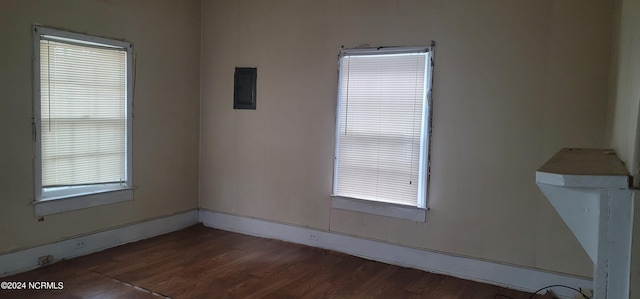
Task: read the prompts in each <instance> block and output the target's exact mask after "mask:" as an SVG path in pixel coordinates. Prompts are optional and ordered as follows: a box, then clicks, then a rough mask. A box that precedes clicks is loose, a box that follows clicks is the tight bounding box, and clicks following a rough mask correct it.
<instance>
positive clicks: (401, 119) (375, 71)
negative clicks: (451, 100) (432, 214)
mask: <svg viewBox="0 0 640 299" xmlns="http://www.w3.org/2000/svg"><path fill="white" fill-rule="evenodd" d="M427 57H428V53H427V52H425V51H422V52H420V53H415V52H414V53H402V54H373V55H372V54H368V55H357V54H354V55H349V54H343V55H342V56H341V63H340V65H341V70H340V90H339V107H338V125H337V130H336V131H337V132H336V136H337V137H336V142H337V147H336V162H335V174H334V175H335V178H334V179H335V181H334V195H336V196H343V197H350V198H357V199H365V200H373V201H382V202H389V203H396V204H402V205H410V206H421V205H423V202H424V201H421V200H419V196H423V195H424V193H423V192H424V190H421V188H424V187H425V186H424V185H425V179H424V175H425V174H424V170H423V169H424V168H425V167H424V163H425V161H424V159H426V155H425V154H424V151H425V144H424V142H425V140H424V134H423V133H424V128H425V121H426V120H425V118H426V116H427V115H428V113H427V111H426V109H427V108H428V107H427V101H426V92H427V86H426V85H427V83H428V80H427V75H428V73H427V67H428V63H427ZM421 202H422V203H421Z"/></svg>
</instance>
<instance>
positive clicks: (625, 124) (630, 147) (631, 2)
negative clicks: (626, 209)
mask: <svg viewBox="0 0 640 299" xmlns="http://www.w3.org/2000/svg"><path fill="white" fill-rule="evenodd" d="M619 5H620V8H619V11H617V13H618V14H619V16H618V17H619V27H618V28H617V36H616V39H617V47H616V49H615V53H614V55H615V56H616V60H615V62H616V63H615V71H614V74H613V76H614V77H615V79H616V81H615V82H616V84H615V85H613V90H612V91H613V94H614V98H613V118H612V119H613V121H612V133H611V147H613V148H614V149H615V150H616V152H617V153H618V156H620V159H622V160H623V161H624V162H625V163H626V165H627V168H628V169H629V171H630V172H631V174H632V175H633V176H634V178H635V179H634V185H636V186H638V185H639V182H640V176H639V174H640V173H639V171H640V151H639V150H638V139H639V138H638V136H639V135H638V134H639V131H638V125H639V123H638V111H639V109H640V29H639V28H640V1H639V0H621V1H620V3H619Z"/></svg>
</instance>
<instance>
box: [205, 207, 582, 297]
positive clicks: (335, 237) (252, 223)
mask: <svg viewBox="0 0 640 299" xmlns="http://www.w3.org/2000/svg"><path fill="white" fill-rule="evenodd" d="M199 218H200V222H202V223H203V224H204V225H205V226H209V227H213V228H217V229H222V230H227V231H232V232H237V233H242V234H247V235H252V236H259V237H266V238H271V239H278V240H283V241H288V242H292V243H298V244H304V245H308V246H313V247H319V248H324V249H330V250H334V251H339V252H343V253H347V254H350V255H355V256H359V257H362V258H365V259H369V260H374V261H379V262H383V263H388V264H393V265H398V266H403V267H409V268H415V269H420V270H424V271H428V272H433V273H439V274H445V275H450V276H455V277H459V278H463V279H467V280H472V281H478V282H483V283H489V284H493V285H499V286H503V287H508V288H512V289H516V290H521V291H527V292H534V291H536V290H538V289H540V288H542V287H545V286H549V285H554V284H560V285H566V286H570V287H574V288H584V289H592V288H593V285H592V281H591V280H590V279H585V278H581V277H575V276H569V275H563V274H559V273H553V272H548V271H543V270H536V269H531V268H524V267H518V266H513V265H505V264H500V263H495V262H489V261H483V260H477V259H473V258H468V257H461V256H454V255H448V254H443V253H438V252H433V251H428V250H422V249H417V248H410V247H404V246H399V245H393V244H389V243H384V242H378V241H373V240H367V239H361V238H357V237H353V236H348V235H344V234H340V233H335V232H327V231H321V230H315V229H310V228H304V227H298V226H293V225H287V224H281V223H275V222H270V221H265V220H259V219H254V218H247V217H241V216H234V215H229V214H223V213H218V212H212V211H209V210H204V209H200V216H199ZM551 290H553V292H554V293H555V294H556V295H558V296H560V297H562V298H574V295H575V292H573V291H571V290H568V289H564V288H553V289H551Z"/></svg>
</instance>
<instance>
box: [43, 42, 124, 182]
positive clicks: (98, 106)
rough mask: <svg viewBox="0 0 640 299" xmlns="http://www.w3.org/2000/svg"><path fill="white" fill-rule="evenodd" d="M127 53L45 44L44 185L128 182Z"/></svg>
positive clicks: (69, 45) (116, 50) (75, 45)
mask: <svg viewBox="0 0 640 299" xmlns="http://www.w3.org/2000/svg"><path fill="white" fill-rule="evenodd" d="M125 105H126V52H125V51H121V50H119V49H109V48H99V47H91V46H82V45H78V44H69V43H64V42H57V41H51V40H41V41H40V119H41V139H40V140H41V156H42V158H41V160H42V186H43V187H50V186H72V185H82V184H96V183H112V182H123V181H125V180H126V176H125V165H126V132H127V127H126V126H127V119H126V106H125Z"/></svg>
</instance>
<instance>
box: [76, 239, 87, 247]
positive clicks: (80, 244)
mask: <svg viewBox="0 0 640 299" xmlns="http://www.w3.org/2000/svg"><path fill="white" fill-rule="evenodd" d="M85 246H86V244H85V243H84V239H80V240H77V241H76V249H80V248H84V247H85Z"/></svg>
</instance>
